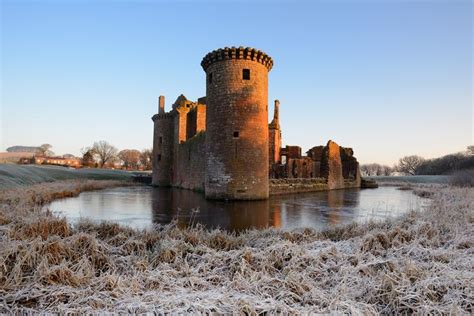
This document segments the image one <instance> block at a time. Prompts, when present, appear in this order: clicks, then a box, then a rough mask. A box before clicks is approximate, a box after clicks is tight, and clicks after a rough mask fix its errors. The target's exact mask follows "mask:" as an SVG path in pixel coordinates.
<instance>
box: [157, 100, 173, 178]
mask: <svg viewBox="0 0 474 316" xmlns="http://www.w3.org/2000/svg"><path fill="white" fill-rule="evenodd" d="M152 120H153V123H154V126H153V161H152V164H153V176H152V185H157V186H169V185H171V182H172V174H173V116H172V114H171V113H166V112H165V97H164V96H160V97H159V101H158V114H155V115H154V116H153V117H152Z"/></svg>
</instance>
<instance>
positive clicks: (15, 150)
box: [7, 146, 39, 153]
mask: <svg viewBox="0 0 474 316" xmlns="http://www.w3.org/2000/svg"><path fill="white" fill-rule="evenodd" d="M38 149H39V147H35V146H12V147H8V148H7V152H9V153H19V152H22V153H35V152H37V151H38Z"/></svg>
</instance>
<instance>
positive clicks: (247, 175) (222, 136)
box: [201, 48, 273, 199]
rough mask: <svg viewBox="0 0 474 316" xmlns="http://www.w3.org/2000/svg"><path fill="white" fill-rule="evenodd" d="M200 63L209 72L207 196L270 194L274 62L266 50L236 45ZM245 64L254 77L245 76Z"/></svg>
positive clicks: (241, 196) (237, 196)
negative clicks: (270, 95) (270, 81)
mask: <svg viewBox="0 0 474 316" xmlns="http://www.w3.org/2000/svg"><path fill="white" fill-rule="evenodd" d="M201 65H202V66H203V69H204V70H205V71H206V74H207V80H206V92H207V93H206V97H207V101H206V102H207V111H206V116H207V118H206V144H207V150H208V151H207V165H206V182H205V193H206V197H207V198H214V199H266V198H268V195H269V193H268V192H269V188H268V170H269V169H268V163H269V161H268V71H269V69H271V66H272V65H273V62H272V61H271V58H270V57H268V56H267V55H266V54H264V53H263V52H261V51H257V50H252V49H244V48H231V49H224V50H218V51H214V52H212V53H209V54H208V55H207V56H206V57H205V58H204V59H203V62H202V63H201ZM244 69H247V70H249V72H250V80H244V79H243V71H244ZM211 78H212V79H211Z"/></svg>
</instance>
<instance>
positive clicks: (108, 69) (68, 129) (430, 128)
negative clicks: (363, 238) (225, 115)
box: [0, 0, 473, 164]
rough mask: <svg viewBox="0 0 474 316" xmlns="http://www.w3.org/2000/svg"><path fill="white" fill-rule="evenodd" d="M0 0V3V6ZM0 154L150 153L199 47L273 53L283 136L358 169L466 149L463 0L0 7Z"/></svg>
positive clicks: (189, 92) (195, 70)
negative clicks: (158, 117)
mask: <svg viewBox="0 0 474 316" xmlns="http://www.w3.org/2000/svg"><path fill="white" fill-rule="evenodd" d="M0 1H1V0H0ZM1 11H2V12H1V35H2V41H1V54H2V56H1V61H2V64H1V76H2V78H1V79H2V84H1V87H2V98H1V112H0V113H1V116H0V124H1V134H0V139H1V143H0V151H3V150H5V149H6V148H7V147H9V146H12V145H30V146H32V145H40V144H42V143H50V144H52V145H53V150H54V151H55V152H56V153H58V154H64V153H73V154H79V151H80V148H81V147H84V146H88V145H89V146H90V145H91V144H92V143H93V142H94V141H97V140H102V139H103V140H107V141H109V142H110V143H112V144H113V145H115V146H116V147H118V148H119V149H123V148H136V149H143V148H151V146H152V130H153V125H152V121H151V119H150V118H151V116H152V115H153V114H154V113H156V112H157V97H158V95H160V94H163V95H165V96H166V101H167V102H166V106H167V107H168V108H169V107H170V105H171V103H172V102H173V101H174V100H175V99H176V97H177V96H178V95H179V94H181V93H183V94H184V95H186V97H188V99H191V100H196V99H197V98H198V97H201V96H203V95H204V94H205V76H204V72H203V70H202V68H201V66H200V62H201V59H202V57H203V56H204V55H205V54H206V53H207V52H209V51H211V50H214V49H216V48H220V47H224V46H252V47H255V48H259V49H261V50H263V51H265V52H266V53H268V54H269V55H270V56H271V57H272V58H273V59H274V68H273V69H272V71H271V72H270V76H269V105H270V106H269V109H270V114H272V108H273V100H274V99H276V98H278V99H279V100H280V101H281V111H280V117H281V126H282V129H283V143H284V144H293V145H300V146H301V147H302V148H303V150H305V151H306V150H307V149H309V148H310V147H312V146H313V145H320V144H325V143H326V142H327V141H328V140H329V139H332V140H334V141H336V142H338V143H339V144H340V145H342V146H348V147H353V148H354V151H355V154H356V156H357V157H358V159H359V161H360V162H362V163H368V162H379V163H387V164H392V163H394V162H396V161H397V160H398V158H400V157H401V156H404V155H409V154H418V155H421V156H424V157H426V158H432V157H437V156H441V155H444V154H447V153H452V152H458V151H461V150H464V149H465V147H466V146H468V145H470V144H472V143H473V129H472V123H473V110H472V98H473V96H472V91H473V87H472V72H473V65H472V35H473V34H472V33H473V31H472V27H473V26H472V18H473V4H472V2H471V1H457V0H446V1H443V0H433V1H390V0H387V1H383V0H380V1H356V0H352V1H350V0H347V1H341V0H336V1H200V2H198V1H180V2H171V1H131V0H130V1H18V0H16V1H1Z"/></svg>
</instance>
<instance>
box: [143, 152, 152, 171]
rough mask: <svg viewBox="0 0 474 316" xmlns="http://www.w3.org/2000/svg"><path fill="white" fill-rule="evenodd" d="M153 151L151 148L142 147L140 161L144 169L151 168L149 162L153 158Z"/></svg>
mask: <svg viewBox="0 0 474 316" xmlns="http://www.w3.org/2000/svg"><path fill="white" fill-rule="evenodd" d="M152 153H153V151H152V150H151V149H143V150H142V152H141V153H140V163H141V165H142V166H143V169H145V170H151V168H152V166H151V162H152V159H153V154H152Z"/></svg>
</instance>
